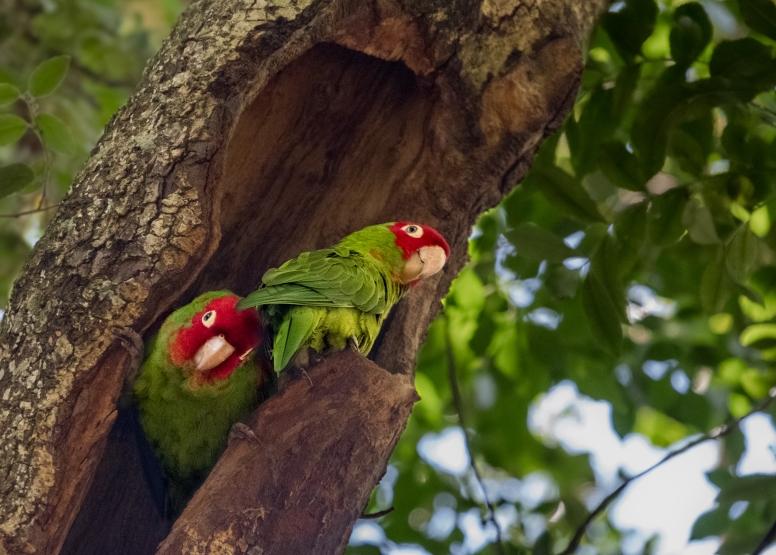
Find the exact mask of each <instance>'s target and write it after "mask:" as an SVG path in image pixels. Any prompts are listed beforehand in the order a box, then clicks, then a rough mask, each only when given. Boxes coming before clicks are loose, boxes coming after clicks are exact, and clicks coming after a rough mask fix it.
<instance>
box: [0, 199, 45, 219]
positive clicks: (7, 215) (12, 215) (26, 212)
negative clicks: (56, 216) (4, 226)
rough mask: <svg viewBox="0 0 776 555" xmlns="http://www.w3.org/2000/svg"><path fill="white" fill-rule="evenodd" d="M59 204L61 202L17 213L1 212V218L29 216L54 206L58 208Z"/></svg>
mask: <svg viewBox="0 0 776 555" xmlns="http://www.w3.org/2000/svg"><path fill="white" fill-rule="evenodd" d="M57 206H59V203H57V204H52V205H51V206H45V207H43V208H35V209H33V210H26V211H24V212H17V213H16V214H0V218H20V217H22V216H28V215H30V214H35V213H37V212H45V211H46V210H51V209H52V208H56V207H57Z"/></svg>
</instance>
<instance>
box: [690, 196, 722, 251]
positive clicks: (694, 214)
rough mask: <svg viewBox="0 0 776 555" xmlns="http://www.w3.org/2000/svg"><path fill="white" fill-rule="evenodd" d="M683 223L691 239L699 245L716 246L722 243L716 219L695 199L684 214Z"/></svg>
mask: <svg viewBox="0 0 776 555" xmlns="http://www.w3.org/2000/svg"><path fill="white" fill-rule="evenodd" d="M682 222H683V224H684V225H685V227H687V232H688V233H689V235H690V239H692V241H693V242H694V243H697V244H699V245H716V244H719V243H720V240H719V235H717V229H716V227H714V219H713V218H712V217H711V212H710V211H709V209H708V208H707V207H705V206H703V205H701V202H700V201H699V200H698V199H696V198H694V199H690V201H689V202H688V203H687V206H686V207H685V209H684V214H682Z"/></svg>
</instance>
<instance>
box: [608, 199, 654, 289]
mask: <svg viewBox="0 0 776 555" xmlns="http://www.w3.org/2000/svg"><path fill="white" fill-rule="evenodd" d="M648 204H649V203H648V202H647V201H642V202H639V203H638V204H634V205H632V206H629V207H628V208H626V209H625V210H623V212H622V213H621V214H620V215H619V216H618V218H617V221H616V222H615V224H614V234H615V236H616V237H617V241H618V242H619V243H620V245H621V248H620V269H621V270H622V275H623V276H627V275H628V274H629V273H630V271H631V270H632V269H633V267H634V266H635V265H636V263H637V262H638V261H639V260H640V257H639V253H640V252H641V248H642V247H643V246H644V238H645V237H646V235H647V206H648Z"/></svg>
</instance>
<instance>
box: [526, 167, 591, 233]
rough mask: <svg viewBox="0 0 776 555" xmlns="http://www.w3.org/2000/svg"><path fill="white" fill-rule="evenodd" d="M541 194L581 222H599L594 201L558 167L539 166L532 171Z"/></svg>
mask: <svg viewBox="0 0 776 555" xmlns="http://www.w3.org/2000/svg"><path fill="white" fill-rule="evenodd" d="M532 173H533V174H534V177H535V179H536V180H537V182H538V183H539V185H540V190H541V192H542V194H543V195H544V196H545V197H546V198H547V200H549V201H550V202H552V203H555V204H556V205H557V206H558V208H560V209H561V210H563V211H564V212H566V213H567V214H568V215H569V216H571V217H573V218H576V219H578V220H581V221H583V222H601V221H604V219H603V218H602V217H601V214H600V213H599V212H598V208H597V207H596V204H595V202H594V201H593V199H592V198H590V195H589V194H588V193H587V191H585V189H584V188H583V187H582V185H581V184H580V183H579V182H578V181H577V180H576V179H574V178H573V177H572V176H570V175H569V174H567V173H566V172H565V171H563V170H561V169H560V168H556V167H553V168H541V169H539V170H538V171H536V172H532Z"/></svg>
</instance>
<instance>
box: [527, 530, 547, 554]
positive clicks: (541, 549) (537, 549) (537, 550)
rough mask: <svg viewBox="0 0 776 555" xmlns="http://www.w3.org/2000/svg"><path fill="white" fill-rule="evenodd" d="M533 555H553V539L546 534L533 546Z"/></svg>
mask: <svg viewBox="0 0 776 555" xmlns="http://www.w3.org/2000/svg"><path fill="white" fill-rule="evenodd" d="M532 555H552V538H551V537H550V533H549V532H544V533H543V534H542V535H541V536H539V539H537V540H536V542H535V543H534V545H533V551H532Z"/></svg>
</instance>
